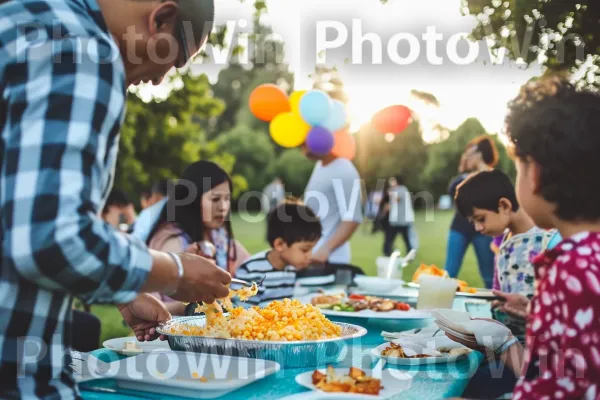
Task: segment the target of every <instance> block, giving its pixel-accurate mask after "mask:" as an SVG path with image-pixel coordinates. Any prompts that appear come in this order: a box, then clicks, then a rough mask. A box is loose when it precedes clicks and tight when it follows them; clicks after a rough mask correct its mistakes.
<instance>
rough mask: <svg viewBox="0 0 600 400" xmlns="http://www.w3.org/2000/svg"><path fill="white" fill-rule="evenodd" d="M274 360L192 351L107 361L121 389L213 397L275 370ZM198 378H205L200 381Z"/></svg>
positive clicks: (110, 373) (276, 364)
mask: <svg viewBox="0 0 600 400" xmlns="http://www.w3.org/2000/svg"><path fill="white" fill-rule="evenodd" d="M279 369H280V365H279V364H278V363H276V362H275V361H268V360H260V359H250V358H242V357H231V356H224V355H217V354H204V353H193V352H179V351H170V352H156V353H144V354H141V355H139V356H136V357H129V358H125V359H123V360H120V361H119V362H114V363H111V371H110V372H109V373H108V374H107V375H105V376H104V377H113V378H114V379H116V381H117V385H118V386H119V387H121V388H124V389H130V390H137V391H141V392H152V393H155V394H156V393H158V394H166V395H171V396H178V397H190V398H199V399H213V398H217V397H220V396H223V395H225V394H227V393H229V392H232V391H234V390H237V389H239V388H241V387H244V386H246V385H249V384H251V383H253V382H256V381H258V380H260V379H263V378H265V377H267V376H269V375H271V374H274V373H276V372H277V371H279ZM200 377H204V378H206V381H205V382H203V381H201V380H200Z"/></svg>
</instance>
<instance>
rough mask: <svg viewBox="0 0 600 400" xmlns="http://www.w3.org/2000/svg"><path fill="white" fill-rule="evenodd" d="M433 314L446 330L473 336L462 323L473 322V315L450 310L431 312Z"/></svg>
mask: <svg viewBox="0 0 600 400" xmlns="http://www.w3.org/2000/svg"><path fill="white" fill-rule="evenodd" d="M431 314H432V315H433V317H434V318H435V320H436V322H438V321H439V322H441V323H442V325H444V326H445V327H446V328H450V329H451V330H453V331H455V332H459V333H462V334H464V335H470V336H472V335H473V332H471V331H469V330H468V329H466V328H465V327H463V326H462V323H465V322H469V321H471V314H469V313H468V312H465V311H458V310H448V309H435V310H431Z"/></svg>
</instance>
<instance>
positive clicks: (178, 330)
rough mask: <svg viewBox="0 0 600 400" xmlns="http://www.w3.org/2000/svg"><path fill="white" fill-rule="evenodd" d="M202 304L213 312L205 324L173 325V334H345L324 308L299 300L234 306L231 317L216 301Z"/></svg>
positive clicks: (292, 337) (279, 337)
mask: <svg viewBox="0 0 600 400" xmlns="http://www.w3.org/2000/svg"><path fill="white" fill-rule="evenodd" d="M230 295H231V293H230ZM201 307H206V308H202V309H203V310H206V311H208V313H209V314H210V318H209V317H208V315H209V314H208V313H207V323H206V326H205V327H198V326H192V325H183V324H180V325H175V326H172V327H171V328H169V329H170V333H172V334H175V335H186V336H207V337H218V338H235V339H246V340H272V341H299V340H319V339H328V338H335V337H339V336H340V335H341V333H342V329H341V327H340V326H338V325H336V324H334V323H332V322H331V321H329V320H328V319H327V318H325V316H324V315H323V314H322V313H321V310H320V309H318V308H317V307H314V306H312V305H310V304H302V303H301V302H299V301H298V300H290V299H285V300H282V301H273V302H272V303H270V304H269V305H268V306H267V307H265V308H260V307H252V308H249V309H243V308H241V307H238V308H232V309H231V311H230V312H229V315H228V316H225V315H224V314H223V312H222V309H221V308H220V307H219V308H217V307H214V304H212V305H205V306H201ZM211 307H212V310H211Z"/></svg>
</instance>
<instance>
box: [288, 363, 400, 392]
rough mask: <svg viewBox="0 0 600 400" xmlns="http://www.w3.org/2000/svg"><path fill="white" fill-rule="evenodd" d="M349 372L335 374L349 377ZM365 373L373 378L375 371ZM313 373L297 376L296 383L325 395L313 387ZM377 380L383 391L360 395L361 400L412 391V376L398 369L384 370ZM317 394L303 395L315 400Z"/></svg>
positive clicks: (336, 370) (338, 371) (341, 370)
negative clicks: (375, 393)
mask: <svg viewBox="0 0 600 400" xmlns="http://www.w3.org/2000/svg"><path fill="white" fill-rule="evenodd" d="M319 371H320V372H322V373H326V370H325V369H319ZM349 371H350V368H335V372H336V374H338V375H347V374H348V373H349ZM363 371H364V372H365V373H366V374H367V375H368V376H373V370H370V369H366V370H363ZM313 372H314V370H312V371H308V372H304V373H302V374H300V375H296V383H298V385H300V386H304V387H305V388H308V389H311V390H314V391H316V393H324V392H322V391H320V390H319V389H317V387H316V386H315V385H313V383H312V374H313ZM376 378H378V379H381V384H382V386H383V389H382V390H381V391H380V392H379V396H375V395H359V396H361V397H360V398H364V399H374V398H375V399H376V398H382V399H386V398H389V397H391V396H395V395H397V394H398V393H401V392H404V391H406V390H408V389H410V386H411V384H412V376H410V375H409V374H407V373H406V372H402V371H400V370H397V369H384V370H383V371H381V377H376ZM316 393H303V394H304V396H305V397H304V398H309V399H314V398H315V397H313V394H316ZM335 394H336V395H337V397H333V398H340V399H346V398H348V399H349V398H356V395H355V394H350V393H335ZM342 395H343V396H342ZM350 396H351V397H350Z"/></svg>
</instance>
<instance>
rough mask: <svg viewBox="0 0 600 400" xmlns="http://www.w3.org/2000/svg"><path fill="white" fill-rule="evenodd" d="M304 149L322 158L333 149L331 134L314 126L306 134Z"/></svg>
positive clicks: (320, 127)
mask: <svg viewBox="0 0 600 400" xmlns="http://www.w3.org/2000/svg"><path fill="white" fill-rule="evenodd" d="M305 144H306V148H307V149H308V151H310V152H311V153H313V154H316V155H318V156H323V155H326V154H329V152H330V151H331V149H332V148H333V144H334V138H333V134H332V133H331V132H330V131H328V130H327V129H326V128H323V127H322V126H315V127H314V128H312V129H311V130H310V132H308V136H307V137H306V142H305Z"/></svg>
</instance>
